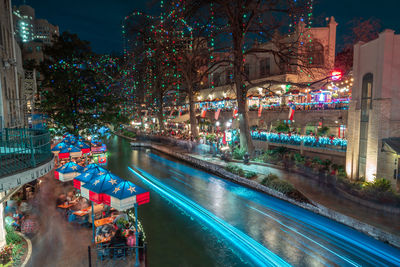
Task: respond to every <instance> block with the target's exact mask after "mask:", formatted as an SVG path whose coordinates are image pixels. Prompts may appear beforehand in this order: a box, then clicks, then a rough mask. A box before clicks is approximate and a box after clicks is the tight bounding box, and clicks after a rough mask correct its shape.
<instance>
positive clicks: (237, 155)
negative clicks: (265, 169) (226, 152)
mask: <svg viewBox="0 0 400 267" xmlns="http://www.w3.org/2000/svg"><path fill="white" fill-rule="evenodd" d="M245 153H246V151H245V150H244V149H240V148H238V147H236V148H235V149H234V150H233V155H232V156H233V158H234V159H238V160H242V159H243V156H244V154H245Z"/></svg>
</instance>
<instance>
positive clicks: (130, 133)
mask: <svg viewBox="0 0 400 267" xmlns="http://www.w3.org/2000/svg"><path fill="white" fill-rule="evenodd" d="M122 134H123V135H125V136H127V137H130V138H136V134H135V133H134V132H130V131H124V132H123V133H122Z"/></svg>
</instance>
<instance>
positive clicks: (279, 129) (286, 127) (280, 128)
mask: <svg viewBox="0 0 400 267" xmlns="http://www.w3.org/2000/svg"><path fill="white" fill-rule="evenodd" d="M275 130H276V131H277V132H285V133H286V132H288V131H289V125H288V124H286V123H283V122H279V124H278V125H277V126H276V127H275Z"/></svg>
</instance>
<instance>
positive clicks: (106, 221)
mask: <svg viewBox="0 0 400 267" xmlns="http://www.w3.org/2000/svg"><path fill="white" fill-rule="evenodd" d="M113 221H114V217H107V218H103V219H100V220H96V221H94V226H96V227H99V226H102V225H105V224H109V223H112V222H113Z"/></svg>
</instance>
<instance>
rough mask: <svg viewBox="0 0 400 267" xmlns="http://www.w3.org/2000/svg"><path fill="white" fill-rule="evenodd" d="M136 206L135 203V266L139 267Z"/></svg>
mask: <svg viewBox="0 0 400 267" xmlns="http://www.w3.org/2000/svg"><path fill="white" fill-rule="evenodd" d="M137 206H138V205H137V204H136V203H135V229H136V248H135V254H136V256H135V266H139V265H140V263H139V248H138V246H139V229H138V215H137Z"/></svg>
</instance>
